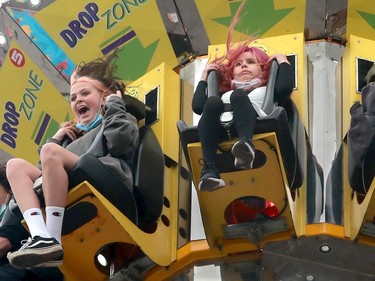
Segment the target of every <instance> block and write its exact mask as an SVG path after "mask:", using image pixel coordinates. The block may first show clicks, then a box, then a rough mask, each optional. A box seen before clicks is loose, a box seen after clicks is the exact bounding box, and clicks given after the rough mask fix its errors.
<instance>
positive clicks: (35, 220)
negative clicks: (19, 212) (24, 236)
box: [23, 208, 51, 238]
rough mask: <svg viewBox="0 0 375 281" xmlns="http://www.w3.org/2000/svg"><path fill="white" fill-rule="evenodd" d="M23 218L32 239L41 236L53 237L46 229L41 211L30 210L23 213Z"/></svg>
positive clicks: (37, 209) (36, 209)
mask: <svg viewBox="0 0 375 281" xmlns="http://www.w3.org/2000/svg"><path fill="white" fill-rule="evenodd" d="M23 218H24V219H25V221H26V223H27V226H28V228H29V231H30V234H31V237H34V236H41V237H45V238H51V235H50V234H49V233H48V230H47V228H46V224H45V222H44V218H43V213H42V210H41V209H39V208H31V209H28V210H26V211H25V212H24V213H23Z"/></svg>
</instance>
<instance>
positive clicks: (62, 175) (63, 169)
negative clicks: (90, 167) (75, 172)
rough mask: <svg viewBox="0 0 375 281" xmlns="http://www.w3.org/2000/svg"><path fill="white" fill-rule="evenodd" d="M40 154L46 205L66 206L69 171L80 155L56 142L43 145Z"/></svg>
mask: <svg viewBox="0 0 375 281" xmlns="http://www.w3.org/2000/svg"><path fill="white" fill-rule="evenodd" d="M40 155H41V159H40V160H41V162H42V170H43V194H44V198H45V202H46V206H58V207H65V204H66V198H67V193H68V183H69V179H68V174H67V171H70V170H71V169H73V168H74V166H75V165H76V163H77V161H78V158H79V157H78V156H77V155H75V154H74V153H72V152H70V151H68V150H66V149H65V148H63V147H61V146H59V145H57V144H54V143H47V144H45V145H43V147H42V150H41V153H40Z"/></svg>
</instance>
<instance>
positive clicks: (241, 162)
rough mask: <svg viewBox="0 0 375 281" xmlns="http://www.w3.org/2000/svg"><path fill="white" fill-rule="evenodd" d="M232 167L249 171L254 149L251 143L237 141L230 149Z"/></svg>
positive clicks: (251, 165)
mask: <svg viewBox="0 0 375 281" xmlns="http://www.w3.org/2000/svg"><path fill="white" fill-rule="evenodd" d="M232 155H233V156H234V167H236V169H239V170H246V169H251V168H252V167H253V162H254V158H255V148H254V145H253V144H252V143H247V142H245V141H243V140H239V141H238V142H236V143H235V144H234V145H233V147H232Z"/></svg>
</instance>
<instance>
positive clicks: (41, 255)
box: [8, 245, 64, 268]
mask: <svg viewBox="0 0 375 281" xmlns="http://www.w3.org/2000/svg"><path fill="white" fill-rule="evenodd" d="M63 253H64V250H63V249H62V247H61V246H60V245H53V246H51V247H48V248H41V249H32V250H31V249H30V250H27V249H24V250H22V251H16V252H13V253H11V254H9V255H8V260H9V262H10V263H11V264H12V265H13V266H14V267H17V268H30V267H37V266H40V265H41V264H44V263H48V262H51V261H54V260H56V259H58V258H60V257H61V256H62V255H63Z"/></svg>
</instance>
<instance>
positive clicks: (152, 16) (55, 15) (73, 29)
mask: <svg viewBox="0 0 375 281" xmlns="http://www.w3.org/2000/svg"><path fill="white" fill-rule="evenodd" d="M67 5H68V6H69V9H67ZM61 11H64V12H63V13H61ZM35 18H36V19H37V20H38V22H39V23H40V24H41V25H42V26H43V28H44V29H45V31H46V32H47V33H48V34H49V36H51V38H52V39H53V40H54V41H55V42H56V43H57V44H58V45H59V46H60V48H61V49H62V50H63V51H64V52H65V53H66V54H67V55H68V57H69V58H71V59H72V60H73V61H74V62H75V63H79V62H81V61H90V60H92V59H96V58H98V57H101V56H102V54H103V53H104V52H105V50H106V48H110V46H111V45H112V44H113V45H119V46H120V47H122V48H124V49H125V50H126V56H127V57H128V58H127V60H131V61H134V65H125V66H124V65H123V64H121V63H119V64H120V65H122V66H123V67H126V68H128V69H132V71H135V70H136V69H138V68H139V67H140V65H139V64H141V62H142V64H143V62H144V58H145V57H146V56H147V57H148V56H149V62H148V63H145V64H144V66H145V68H146V69H145V70H146V71H144V72H143V73H142V74H144V73H146V72H147V70H150V69H152V68H154V67H156V66H157V65H159V64H160V63H161V62H163V61H164V62H166V63H168V64H169V65H171V66H173V67H174V66H176V65H177V58H176V57H175V53H174V50H173V47H172V45H171V43H170V40H169V37H168V34H167V32H166V29H165V26H164V23H163V20H162V18H161V15H160V13H159V9H158V7H157V4H156V1H145V0H143V1H121V0H109V1H94V2H93V1H88V0H86V1H85V0H83V1H82V0H81V1H69V2H67V1H65V0H60V1H55V2H54V3H52V4H51V5H49V6H48V7H46V8H44V9H43V10H41V11H40V12H38V13H37V14H36V16H35ZM51 22H53V24H51ZM63 34H64V35H63ZM119 39H121V40H123V41H122V42H120V43H116V42H119ZM134 40H136V41H138V42H137V43H136V44H134V43H135V42H134ZM131 42H132V43H133V45H132V43H131ZM129 43H130V44H129ZM154 44H155V45H154ZM130 45H132V46H131V47H130ZM149 47H151V48H150V49H149V50H148V51H147V49H148V48H149ZM153 48H155V49H154V50H153ZM132 58H134V60H132ZM137 61H138V65H136V63H137ZM142 74H141V75H142ZM141 75H139V76H141ZM139 76H137V77H139ZM132 80H134V79H132Z"/></svg>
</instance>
